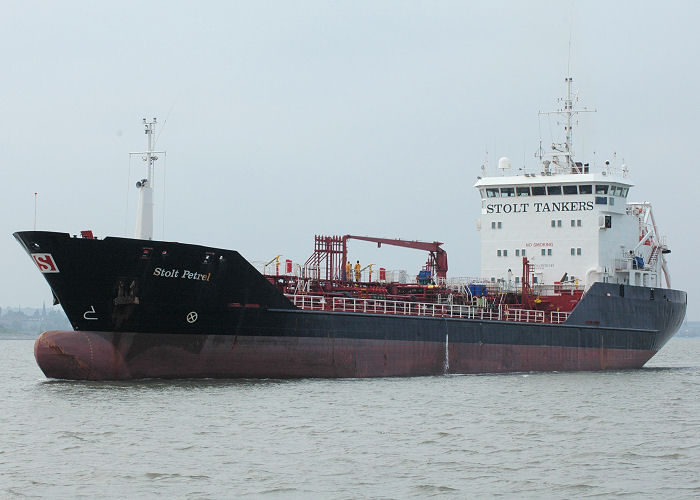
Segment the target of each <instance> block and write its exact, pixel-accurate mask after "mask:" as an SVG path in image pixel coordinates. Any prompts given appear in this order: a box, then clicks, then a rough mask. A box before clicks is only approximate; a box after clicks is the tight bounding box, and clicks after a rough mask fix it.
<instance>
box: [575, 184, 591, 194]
mask: <svg viewBox="0 0 700 500" xmlns="http://www.w3.org/2000/svg"><path fill="white" fill-rule="evenodd" d="M578 192H579V194H593V186H591V185H590V184H581V185H580V186H579V187H578Z"/></svg>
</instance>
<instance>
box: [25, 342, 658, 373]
mask: <svg viewBox="0 0 700 500" xmlns="http://www.w3.org/2000/svg"><path fill="white" fill-rule="evenodd" d="M654 354H655V352H654V351H649V350H625V349H607V348H578V347H548V346H525V345H499V344H463V343H452V342H451V343H449V344H448V345H446V344H445V343H442V342H420V341H415V342H414V341H396V340H392V341H384V340H367V339H328V338H314V337H244V336H226V335H208V336H202V335H165V334H144V333H139V334H133V333H110V332H84V331H55V330H54V331H48V332H45V333H43V334H42V335H41V336H40V337H39V338H38V339H37V340H36V342H35V344H34V356H35V358H36V361H37V363H38V364H39V367H40V368H41V370H42V371H43V372H44V374H45V375H46V376H47V377H49V378H59V379H71V380H125V379H139V378H198V377H201V378H204V377H207V378H301V377H319V378H333V377H395V376H420V375H441V374H446V373H450V374H458V373H459V374H462V373H464V374H467V373H504V372H528V371H576V370H606V369H625V368H640V367H641V366H642V365H644V363H646V362H647V361H648V360H649V359H650V358H651V357H652V356H653V355H654Z"/></svg>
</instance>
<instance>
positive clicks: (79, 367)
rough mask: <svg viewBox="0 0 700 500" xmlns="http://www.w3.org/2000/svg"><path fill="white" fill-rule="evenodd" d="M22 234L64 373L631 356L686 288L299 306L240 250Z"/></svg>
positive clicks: (45, 345)
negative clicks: (57, 312)
mask: <svg viewBox="0 0 700 500" xmlns="http://www.w3.org/2000/svg"><path fill="white" fill-rule="evenodd" d="M15 237H16V238H17V239H18V240H19V241H20V243H21V244H22V245H23V246H24V247H25V249H26V250H27V252H28V253H29V254H40V255H42V254H51V257H52V259H53V262H54V263H55V265H56V266H57V268H58V269H57V270H58V272H52V273H46V274H45V277H46V278H47V281H48V283H49V285H50V286H51V288H52V290H53V292H54V294H55V296H56V297H57V298H58V300H59V301H60V303H61V304H62V306H63V308H64V310H65V311H66V314H67V315H68V318H69V320H70V321H71V324H72V325H73V327H74V328H75V330H76V331H75V332H47V333H46V334H44V336H42V337H40V338H39V339H38V340H37V343H36V346H35V354H36V356H37V361H38V362H39V365H40V366H41V368H42V369H43V370H44V372H45V373H46V375H47V376H49V377H56V378H91V379H111V378H117V379H119V378H141V377H168V378H173V377H365V376H407V375H434V374H440V373H485V372H508V371H533V370H537V371H540V370H600V369H611V368H635V367H641V366H642V365H643V364H644V363H645V362H646V361H647V360H648V359H649V358H651V357H652V356H653V355H654V354H655V353H656V352H657V351H658V350H659V349H661V347H662V346H663V345H664V344H665V343H666V342H667V341H668V339H669V338H670V337H671V336H672V335H673V334H674V333H675V332H676V331H677V330H678V328H679V327H680V325H681V323H682V321H683V319H684V317H685V310H686V294H685V292H682V291H678V290H668V289H651V288H646V287H632V286H624V287H621V286H619V285H613V284H605V283H596V284H594V285H593V286H592V287H591V288H590V290H589V291H588V292H587V293H586V294H585V295H584V297H583V298H582V299H581V301H580V302H579V303H578V304H577V306H576V308H575V309H574V311H573V312H572V313H571V315H570V317H569V318H568V320H567V321H566V322H565V323H563V324H541V323H538V324H535V323H516V322H500V321H480V320H465V319H453V318H434V317H402V316H393V315H382V314H360V313H340V312H325V311H301V310H299V309H297V308H296V307H294V306H293V305H292V304H291V302H290V301H289V300H288V299H287V298H286V297H284V295H282V294H281V293H279V292H278V291H277V289H276V288H275V287H274V286H272V285H271V284H270V283H269V282H268V281H267V280H266V279H265V278H264V277H263V276H262V275H260V274H259V273H258V272H257V271H256V270H255V269H254V268H253V267H252V266H251V265H250V264H249V263H248V262H247V261H246V260H245V259H244V258H243V257H242V256H240V254H238V253H237V252H234V251H229V250H220V249H213V248H207V247H201V246H196V245H186V244H180V243H171V242H156V241H140V240H130V239H123V238H106V239H104V240H88V239H77V238H70V237H69V236H68V235H67V234H62V233H48V232H23V233H16V234H15ZM158 269H161V270H162V271H160V272H159V271H157V270H158ZM168 271H172V273H171V275H170V276H163V275H162V273H167V272H168ZM175 271H177V272H175ZM193 313H195V314H193ZM98 346H99V347H98Z"/></svg>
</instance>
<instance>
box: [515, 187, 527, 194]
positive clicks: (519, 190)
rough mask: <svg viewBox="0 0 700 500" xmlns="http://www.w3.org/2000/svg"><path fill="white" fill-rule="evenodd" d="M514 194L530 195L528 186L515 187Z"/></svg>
mask: <svg viewBox="0 0 700 500" xmlns="http://www.w3.org/2000/svg"><path fill="white" fill-rule="evenodd" d="M515 194H516V195H517V196H530V186H526V187H516V188H515Z"/></svg>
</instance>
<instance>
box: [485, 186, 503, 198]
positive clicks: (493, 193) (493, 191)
mask: <svg viewBox="0 0 700 500" xmlns="http://www.w3.org/2000/svg"><path fill="white" fill-rule="evenodd" d="M499 196H500V193H499V192H498V188H486V197H487V198H498V197H499Z"/></svg>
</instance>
